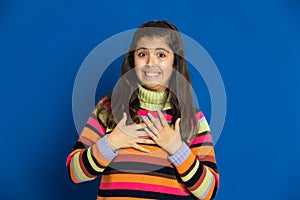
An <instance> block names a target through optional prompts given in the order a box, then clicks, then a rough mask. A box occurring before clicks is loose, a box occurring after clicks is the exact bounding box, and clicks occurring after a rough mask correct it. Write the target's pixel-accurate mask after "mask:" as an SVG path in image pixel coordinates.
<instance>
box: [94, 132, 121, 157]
mask: <svg viewBox="0 0 300 200" xmlns="http://www.w3.org/2000/svg"><path fill="white" fill-rule="evenodd" d="M106 137H107V135H105V136H104V137H103V138H101V139H100V140H98V141H97V147H98V150H99V151H100V153H101V154H102V155H103V157H104V158H106V159H107V160H110V161H111V160H112V159H114V158H115V157H116V156H117V154H118V152H119V150H116V151H115V152H114V151H112V150H111V148H110V147H109V145H108V141H107V139H106Z"/></svg>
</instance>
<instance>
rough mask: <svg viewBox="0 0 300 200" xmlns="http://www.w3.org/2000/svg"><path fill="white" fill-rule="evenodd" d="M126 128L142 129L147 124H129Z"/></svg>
mask: <svg viewBox="0 0 300 200" xmlns="http://www.w3.org/2000/svg"><path fill="white" fill-rule="evenodd" d="M127 127H128V128H130V129H132V130H144V128H146V127H147V125H146V124H145V123H142V124H131V125H128V126H127Z"/></svg>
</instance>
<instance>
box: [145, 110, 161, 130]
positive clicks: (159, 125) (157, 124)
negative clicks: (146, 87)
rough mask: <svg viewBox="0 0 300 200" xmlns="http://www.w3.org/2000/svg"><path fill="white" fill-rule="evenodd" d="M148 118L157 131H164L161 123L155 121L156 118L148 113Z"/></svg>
mask: <svg viewBox="0 0 300 200" xmlns="http://www.w3.org/2000/svg"><path fill="white" fill-rule="evenodd" d="M148 117H149V119H150V120H151V122H152V123H153V124H154V126H155V127H156V128H157V130H160V129H162V126H161V123H160V121H159V120H157V119H155V117H154V116H153V115H152V114H151V113H148Z"/></svg>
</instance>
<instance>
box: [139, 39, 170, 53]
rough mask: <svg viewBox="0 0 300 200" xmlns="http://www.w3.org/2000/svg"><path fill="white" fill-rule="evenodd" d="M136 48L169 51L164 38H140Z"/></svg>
mask: <svg viewBox="0 0 300 200" xmlns="http://www.w3.org/2000/svg"><path fill="white" fill-rule="evenodd" d="M136 46H137V48H140V47H143V48H147V49H148V48H149V49H150V48H165V49H169V50H171V48H170V46H169V44H168V40H167V39H166V38H165V37H160V36H156V37H142V38H140V39H139V40H138V42H137V45H136Z"/></svg>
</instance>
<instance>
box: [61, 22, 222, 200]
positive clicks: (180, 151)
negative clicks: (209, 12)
mask: <svg viewBox="0 0 300 200" xmlns="http://www.w3.org/2000/svg"><path fill="white" fill-rule="evenodd" d="M189 83H190V77H189V73H188V70H187V66H186V60H185V58H184V51H183V44H182V41H181V37H180V34H179V32H178V29H177V28H176V27H175V26H174V25H173V24H171V23H170V22H167V21H150V22H147V23H145V24H142V25H141V26H140V27H139V28H138V29H137V31H136V32H135V34H134V36H133V39H132V42H131V45H130V49H129V50H128V52H127V54H126V55H125V57H124V60H123V63H122V68H121V78H120V80H119V82H118V84H117V86H116V88H115V90H114V92H113V94H112V95H110V96H107V97H104V98H103V99H101V100H100V101H99V103H98V104H97V105H96V107H95V109H94V111H93V112H92V114H91V116H90V118H89V119H88V121H87V123H86V126H85V127H84V129H83V131H82V133H81V135H80V137H79V139H78V141H77V143H76V144H75V145H74V148H73V150H72V151H71V153H70V154H69V156H68V159H67V168H68V173H69V176H70V178H71V180H72V181H73V182H75V183H81V182H84V181H90V180H93V179H95V178H96V177H98V176H99V175H101V182H100V188H99V191H98V196H97V199H98V200H100V199H180V200H181V199H205V200H207V199H213V197H214V196H215V194H216V191H217V189H218V187H219V174H218V170H217V166H216V161H215V156H214V149H213V143H212V137H211V134H210V129H209V126H208V123H207V121H206V119H205V117H204V115H203V113H202V112H201V111H199V110H197V109H195V108H194V104H193V100H192V92H191V91H192V90H191V87H190V84H189Z"/></svg>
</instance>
